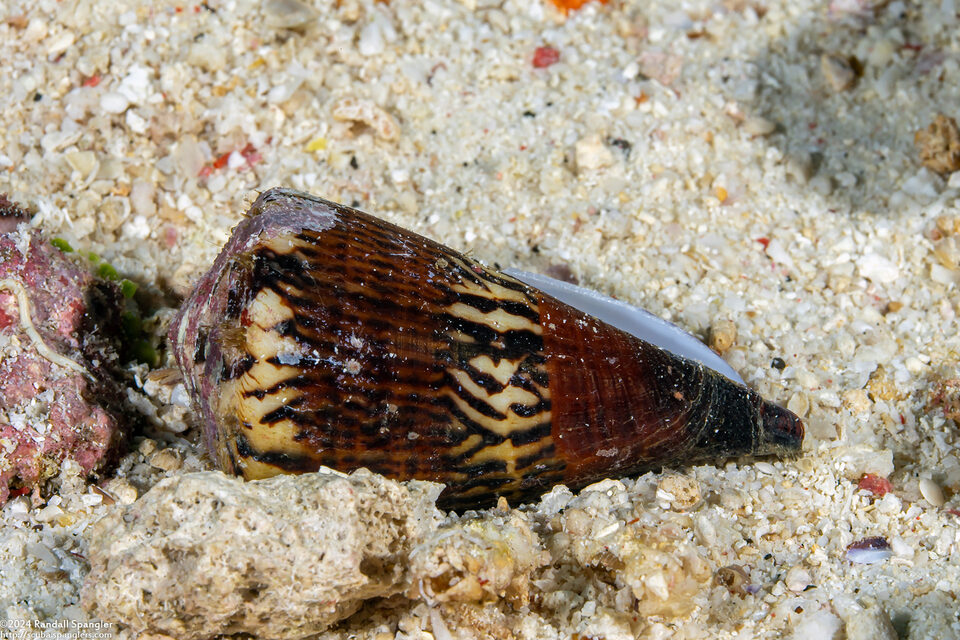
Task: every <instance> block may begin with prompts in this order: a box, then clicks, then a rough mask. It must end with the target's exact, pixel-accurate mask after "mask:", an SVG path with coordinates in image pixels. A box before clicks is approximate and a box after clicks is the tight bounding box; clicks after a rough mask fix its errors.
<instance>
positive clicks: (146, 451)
mask: <svg viewBox="0 0 960 640" xmlns="http://www.w3.org/2000/svg"><path fill="white" fill-rule="evenodd" d="M156 450H157V441H156V440H151V439H150V438H144V439H143V440H141V441H140V444H139V445H137V451H139V452H140V455H142V456H143V457H144V458H146V457H147V456H149V455H150V454H151V453H153V452H154V451H156Z"/></svg>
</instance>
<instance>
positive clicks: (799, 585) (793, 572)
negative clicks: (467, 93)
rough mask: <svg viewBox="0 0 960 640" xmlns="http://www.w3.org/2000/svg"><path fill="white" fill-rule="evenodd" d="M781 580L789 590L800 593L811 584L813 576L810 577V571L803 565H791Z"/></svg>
mask: <svg viewBox="0 0 960 640" xmlns="http://www.w3.org/2000/svg"><path fill="white" fill-rule="evenodd" d="M783 582H784V584H785V585H787V589H789V590H790V591H793V592H794V593H800V592H801V591H803V590H804V589H806V588H807V587H809V586H810V585H811V584H813V578H811V577H810V572H809V571H807V570H806V569H804V568H803V567H791V568H790V570H789V571H787V575H786V577H785V578H784V579H783Z"/></svg>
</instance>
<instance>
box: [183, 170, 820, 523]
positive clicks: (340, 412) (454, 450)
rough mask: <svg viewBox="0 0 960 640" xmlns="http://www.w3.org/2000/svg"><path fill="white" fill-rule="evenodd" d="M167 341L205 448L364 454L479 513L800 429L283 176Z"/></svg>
mask: <svg viewBox="0 0 960 640" xmlns="http://www.w3.org/2000/svg"><path fill="white" fill-rule="evenodd" d="M170 341H171V343H172V345H173V350H174V353H175V356H176V359H177V362H178V364H179V366H180V368H181V370H182V371H183V372H184V378H185V384H186V386H187V390H188V391H189V392H190V395H191V398H192V400H193V403H194V406H195V408H196V409H197V410H198V411H199V412H200V413H201V414H202V416H203V422H204V431H205V439H206V443H207V446H208V447H209V449H210V451H211V453H212V455H213V457H214V458H215V459H216V460H217V461H218V463H219V465H220V467H221V468H222V469H224V470H225V471H228V472H231V473H236V474H239V475H243V476H244V477H246V478H248V479H254V478H263V477H269V476H272V475H276V474H278V473H302V472H306V471H313V470H316V469H317V468H318V467H320V466H321V465H323V466H329V467H334V468H338V469H340V470H352V469H356V468H359V467H367V468H369V469H371V470H373V471H376V472H378V473H383V474H385V475H387V476H390V477H393V478H398V479H407V478H417V479H429V480H433V481H438V482H443V483H445V484H446V485H447V489H446V491H445V492H444V494H443V496H442V500H441V503H442V504H443V505H445V506H448V507H454V508H472V507H478V506H487V505H492V504H495V503H496V500H497V498H498V497H499V496H504V497H506V498H508V499H509V500H510V502H511V503H517V502H521V501H523V500H526V499H529V498H534V497H537V496H539V495H540V494H541V493H542V492H543V491H544V490H546V489H549V488H550V487H552V486H553V485H555V484H558V483H564V484H567V485H568V486H571V487H573V488H579V487H583V486H585V485H587V484H590V483H591V482H596V481H598V480H601V479H603V478H607V477H611V476H613V477H617V476H623V475H630V474H636V473H641V472H643V471H647V470H651V469H656V468H660V467H662V466H664V465H670V464H690V463H693V462H695V461H702V460H716V459H722V458H724V457H727V456H731V455H741V454H754V455H765V454H771V453H777V454H783V453H792V452H796V451H797V450H799V447H800V444H801V441H802V438H803V425H802V423H801V422H800V420H799V419H798V418H797V417H796V416H794V415H793V414H791V413H790V412H788V411H786V410H785V409H782V408H780V407H777V406H776V405H773V404H770V403H767V402H764V400H763V399H762V398H761V397H760V396H759V395H758V394H756V393H755V392H753V391H751V390H749V389H747V388H746V387H744V386H742V385H738V384H736V383H734V382H732V381H731V380H729V379H728V378H726V377H724V376H723V375H720V374H718V373H716V372H715V371H713V370H711V369H708V368H706V367H704V366H703V365H702V364H700V363H699V362H694V361H692V360H687V359H686V358H682V357H679V356H677V355H675V354H673V353H670V352H667V351H664V350H661V349H659V348H657V347H655V346H653V345H652V344H649V343H647V342H644V341H643V340H640V339H638V338H637V337H636V336H634V335H631V334H629V333H625V332H623V331H621V330H619V329H617V328H615V327H613V326H611V325H609V324H607V323H605V322H603V321H601V320H599V319H597V318H595V317H592V316H589V315H586V314H584V313H582V312H580V311H578V310H577V309H575V308H573V307H571V306H569V305H567V304H565V303H564V302H562V301H560V300H558V299H557V298H555V297H553V296H551V295H548V294H547V293H545V292H543V291H540V290H538V289H534V288H532V287H529V286H527V285H526V284H524V283H523V282H521V281H519V280H517V279H515V278H513V277H510V276H509V275H507V274H504V273H500V272H497V271H494V270H491V269H488V268H486V267H485V266H483V265H482V264H480V263H478V262H476V261H475V260H472V259H470V258H468V257H466V256H463V255H461V254H459V253H457V252H455V251H453V250H452V249H449V248H447V247H444V246H442V245H439V244H437V243H435V242H432V241H431V240H428V239H426V238H423V237H421V236H418V235H417V234H414V233H411V232H409V231H406V230H404V229H401V228H399V227H396V226H394V225H391V224H389V223H387V222H384V221H382V220H378V219H377V218H374V217H372V216H369V215H367V214H364V213H362V212H360V211H357V210H355V209H351V208H349V207H345V206H342V205H339V204H335V203H333V202H328V201H326V200H322V199H320V198H316V197H313V196H309V195H306V194H302V193H298V192H295V191H290V190H286V189H271V190H269V191H266V192H264V193H263V194H262V195H261V196H260V197H259V198H258V199H257V201H256V202H255V203H254V205H253V208H252V209H251V211H250V213H249V215H248V217H247V218H246V219H245V220H244V221H243V222H242V223H241V224H240V225H239V226H238V227H237V228H236V229H235V230H234V233H233V235H232V237H231V239H230V240H229V241H228V243H227V245H226V247H225V248H224V250H223V251H222V252H221V254H220V256H219V257H218V258H217V260H216V262H215V263H214V265H213V267H212V268H211V269H210V271H209V272H208V273H207V274H206V275H205V276H204V277H203V278H202V279H201V280H200V282H199V283H198V284H197V286H196V288H195V289H194V291H193V293H192V294H191V296H190V297H189V299H188V300H187V301H186V302H185V303H184V305H183V307H182V308H181V310H180V312H179V314H178V316H177V318H176V319H175V320H174V322H173V324H172V326H171V330H170ZM704 348H706V347H704Z"/></svg>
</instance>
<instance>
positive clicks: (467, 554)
mask: <svg viewBox="0 0 960 640" xmlns="http://www.w3.org/2000/svg"><path fill="white" fill-rule="evenodd" d="M549 562H550V554H549V553H547V552H546V551H545V550H544V549H543V545H542V544H541V542H540V539H539V537H538V536H537V534H535V533H534V532H533V531H532V530H531V528H530V523H529V522H528V521H527V520H526V518H524V517H523V516H521V515H520V514H518V513H516V512H513V513H511V514H510V515H509V516H506V517H503V518H502V519H501V518H496V519H479V518H478V519H469V520H462V521H460V522H457V523H455V524H453V525H449V526H445V527H441V528H440V529H438V530H437V531H435V532H434V533H433V534H431V535H430V536H429V537H428V538H427V540H426V541H424V542H423V543H422V544H420V545H418V546H417V548H416V549H415V550H414V552H413V553H412V555H411V557H410V564H411V573H412V575H413V576H414V577H415V579H414V580H413V582H412V583H411V585H410V588H409V591H408V596H409V597H411V598H422V599H424V600H426V601H427V602H430V603H439V602H491V601H496V600H497V599H499V598H507V599H509V600H510V601H512V602H513V603H514V604H516V605H517V606H524V605H526V604H528V601H529V591H530V574H531V573H532V572H533V571H535V570H536V569H539V568H540V567H542V566H544V565H546V564H548V563H549Z"/></svg>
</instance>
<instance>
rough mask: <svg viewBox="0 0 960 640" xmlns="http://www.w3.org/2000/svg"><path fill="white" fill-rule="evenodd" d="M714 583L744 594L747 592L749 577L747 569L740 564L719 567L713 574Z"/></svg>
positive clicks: (732, 591)
mask: <svg viewBox="0 0 960 640" xmlns="http://www.w3.org/2000/svg"><path fill="white" fill-rule="evenodd" d="M713 581H714V583H716V584H718V585H720V586H722V587H726V588H727V590H728V591H730V593H735V594H737V595H740V596H743V595H746V594H747V589H746V587H747V583H748V582H749V577H748V576H747V572H746V570H745V569H744V568H743V567H741V566H740V565H738V564H731V565H727V566H725V567H720V568H719V569H717V573H716V574H715V575H714V576H713Z"/></svg>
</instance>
